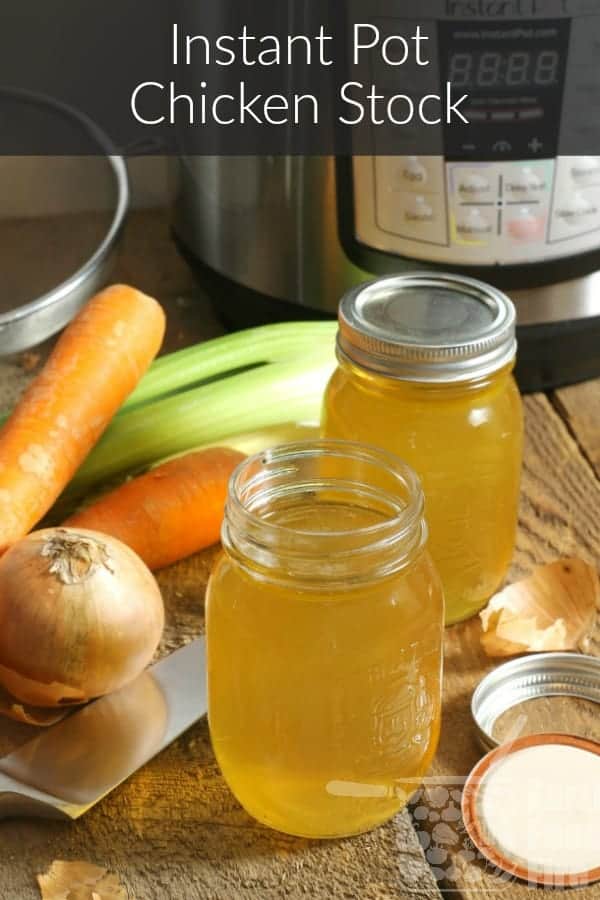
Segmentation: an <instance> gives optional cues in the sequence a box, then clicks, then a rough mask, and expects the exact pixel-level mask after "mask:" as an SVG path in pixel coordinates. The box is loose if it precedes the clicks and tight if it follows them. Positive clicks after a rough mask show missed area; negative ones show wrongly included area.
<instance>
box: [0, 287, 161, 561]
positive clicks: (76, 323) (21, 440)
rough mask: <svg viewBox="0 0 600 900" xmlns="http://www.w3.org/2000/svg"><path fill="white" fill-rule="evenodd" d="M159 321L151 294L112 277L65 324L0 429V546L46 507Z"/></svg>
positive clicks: (127, 386)
mask: <svg viewBox="0 0 600 900" xmlns="http://www.w3.org/2000/svg"><path fill="white" fill-rule="evenodd" d="M164 328H165V317H164V313H163V311H162V309H161V307H160V306H159V304H158V303H157V302H156V300H153V299H152V298H151V297H147V296H146V295H145V294H142V293H140V292H139V291H136V290H134V288H131V287H126V286H124V285H115V286H114V287H110V288H107V289H106V290H105V291H102V292H101V293H100V294H97V295H96V296H95V297H94V298H93V299H92V300H90V302H89V303H88V304H87V305H86V306H85V307H84V308H83V309H82V311H81V312H80V313H79V314H78V315H77V316H76V318H75V319H74V320H73V321H72V322H71V324H70V325H69V326H68V328H67V329H66V331H64V332H63V334H62V335H61V337H60V338H59V340H58V342H57V344H56V347H55V348H54V350H53V352H52V354H51V356H50V358H49V359H48V362H47V363H46V365H45V366H44V367H43V369H42V371H41V372H40V374H39V375H38V376H37V378H35V379H34V381H33V382H32V383H31V385H30V386H29V388H28V389H27V390H26V391H25V393H24V394H23V397H22V398H21V400H20V401H19V403H18V404H17V406H16V408H15V410H14V412H13V413H12V415H11V416H10V417H9V419H8V420H7V421H6V423H5V424H4V427H3V428H2V430H1V431H0V551H2V550H5V549H6V548H7V546H9V545H10V544H11V543H13V542H14V541H16V540H19V538H22V537H23V536H24V535H25V534H27V532H28V531H30V530H31V528H33V526H34V525H35V524H36V523H37V522H38V521H39V520H40V519H41V518H42V516H43V515H45V513H46V512H47V511H48V510H49V509H50V507H51V506H52V504H53V503H54V501H55V500H56V498H57V497H58V495H59V494H60V493H61V491H62V490H63V488H64V487H65V486H66V484H67V483H68V481H69V480H70V479H71V477H72V476H73V474H74V473H75V470H76V469H77V468H78V467H79V465H80V464H81V463H82V462H83V460H84V459H85V457H86V456H87V454H88V453H89V451H90V450H91V449H92V447H93V446H94V444H95V443H96V441H97V440H98V438H99V437H100V435H101V434H102V432H103V431H104V429H105V428H106V426H107V425H108V423H109V422H110V420H111V419H112V417H113V416H114V414H115V413H116V411H117V410H118V408H119V407H120V406H121V404H122V403H123V401H124V400H125V398H126V397H127V395H128V394H130V393H131V391H132V390H133V389H134V387H135V386H136V384H137V383H138V381H139V380H140V378H141V376H142V375H143V374H144V372H145V371H146V369H147V368H148V366H149V365H150V363H151V362H152V360H153V358H154V356H155V355H156V353H157V352H158V350H159V348H160V345H161V342H162V339H163V335H164Z"/></svg>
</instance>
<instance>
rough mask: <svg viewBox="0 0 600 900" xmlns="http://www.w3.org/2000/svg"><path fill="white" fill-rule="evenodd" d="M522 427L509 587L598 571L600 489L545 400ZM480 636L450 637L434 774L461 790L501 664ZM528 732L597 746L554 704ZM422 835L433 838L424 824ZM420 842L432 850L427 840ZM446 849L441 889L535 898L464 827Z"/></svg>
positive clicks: (597, 646)
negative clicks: (563, 734) (566, 570)
mask: <svg viewBox="0 0 600 900" xmlns="http://www.w3.org/2000/svg"><path fill="white" fill-rule="evenodd" d="M525 421H526V439H525V450H524V467H523V480H522V493H521V507H520V518H519V534H518V539H517V550H516V554H515V558H514V564H513V566H512V569H511V572H510V574H509V580H511V581H512V580H514V579H516V578H519V577H522V576H523V575H525V574H527V573H528V572H529V571H530V570H531V568H532V567H533V566H534V565H536V564H538V563H545V562H550V561H551V560H553V559H556V558H557V557H560V556H571V555H578V556H581V557H583V558H584V559H586V560H588V561H590V562H593V563H595V564H597V562H598V553H599V550H600V483H599V482H598V481H597V479H596V477H595V475H594V472H593V471H592V469H591V467H590V465H589V464H588V462H587V461H586V459H585V458H584V457H583V456H582V454H581V452H580V450H579V448H578V446H577V444H576V442H575V441H574V440H573V438H572V436H571V434H570V433H569V431H568V429H567V427H566V426H565V423H564V422H563V421H562V420H561V418H560V416H559V415H558V414H557V412H556V410H554V409H553V407H552V405H551V403H550V402H549V400H548V399H547V398H546V397H544V396H542V395H534V396H530V397H527V398H525ZM480 634H481V627H480V623H479V619H478V617H476V618H475V619H471V620H470V621H468V622H466V623H464V624H461V625H456V626H454V627H453V628H449V629H447V632H446V646H445V677H444V706H443V723H442V737H441V741H440V746H439V749H438V753H437V756H436V759H435V762H434V768H433V773H432V774H433V775H434V776H438V777H442V778H455V779H456V784H457V785H459V784H460V781H461V780H462V779H463V778H464V777H465V776H466V775H468V773H469V771H470V770H471V768H472V767H473V766H474V765H475V763H476V762H477V760H478V759H479V758H480V757H481V755H482V751H481V748H480V747H479V745H478V744H477V741H476V738H475V731H474V728H473V723H472V720H471V713H470V703H471V697H472V693H473V690H474V689H475V687H476V685H477V684H478V683H479V681H480V680H481V679H482V678H483V676H484V675H485V674H486V673H487V672H488V671H490V670H491V669H493V668H494V667H495V665H497V664H498V662H500V660H490V659H488V658H487V657H486V656H485V654H484V653H483V650H482V649H481V644H480ZM595 638H596V640H595V641H594V642H593V643H592V644H591V645H590V646H591V649H590V652H596V653H597V655H600V643H599V641H600V628H598V627H597V628H596V632H595ZM505 724H506V723H505ZM523 726H524V727H526V728H531V729H534V730H539V731H557V730H558V731H560V730H566V731H574V732H576V733H580V734H583V735H584V736H587V737H592V738H594V737H596V738H597V737H598V727H599V726H598V713H597V709H594V710H592V709H590V707H589V706H588V705H586V704H584V703H575V704H574V703H573V702H572V701H569V700H564V699H562V698H553V699H552V700H546V701H543V702H539V703H537V704H536V707H535V709H532V710H529V716H528V722H527V723H523ZM523 726H522V727H523ZM422 830H423V831H424V832H426V833H427V834H429V833H430V832H431V828H427V822H426V821H425V820H423V828H422ZM423 842H424V843H426V842H427V837H425V839H424V841H423ZM434 847H437V844H435V843H433V842H432V843H431V848H434ZM442 849H445V851H446V857H445V859H444V860H443V861H442V863H440V864H439V866H438V869H439V871H438V874H439V875H440V877H442V876H443V881H442V885H443V887H445V888H447V889H453V890H458V891H459V892H460V894H462V895H463V896H479V895H480V894H479V892H485V893H486V895H487V894H488V893H490V892H498V891H504V892H505V894H504V895H505V896H507V897H510V898H511V900H524V898H526V897H530V896H531V895H532V894H533V893H535V891H536V890H537V889H536V888H530V887H526V886H525V885H522V884H520V883H513V882H508V883H507V882H505V881H503V880H502V876H501V875H500V873H498V872H495V871H493V870H492V869H491V868H490V866H489V865H487V864H486V863H485V862H483V861H482V860H480V859H477V858H475V859H473V858H471V857H472V855H473V854H472V847H471V846H470V842H469V841H468V839H467V838H466V836H465V833H464V829H463V827H462V822H460V821H458V822H457V823H456V825H455V826H454V827H453V828H452V834H446V843H445V845H444V847H443V848H442ZM428 852H429V851H428ZM438 858H439V854H438ZM576 895H577V897H578V898H581V900H592V898H593V900H599V898H600V886H597V885H596V886H592V887H589V888H581V889H578V890H577V891H576ZM481 896H483V893H482V894H481Z"/></svg>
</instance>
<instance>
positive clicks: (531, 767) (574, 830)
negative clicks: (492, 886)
mask: <svg viewBox="0 0 600 900" xmlns="http://www.w3.org/2000/svg"><path fill="white" fill-rule="evenodd" d="M599 787H600V744H599V743H598V742H596V741H591V740H587V739H585V738H580V737H575V736H574V735H568V734H537V735H528V736H526V737H521V738H519V739H517V740H516V741H510V742H509V743H507V744H503V745H502V746H500V747H497V748H496V749H495V750H492V751H491V753H488V754H487V756H484V757H483V759H481V760H480V761H479V763H478V764H477V765H476V766H475V768H474V769H473V771H472V772H471V774H470V775H469V778H468V779H467V782H466V784H465V787H464V789H463V794H462V800H461V807H462V815H463V821H464V824H465V828H466V830H467V833H468V834H469V837H470V838H471V840H472V841H473V843H474V844H475V846H476V847H477V848H478V849H479V850H480V851H481V853H482V854H483V855H484V856H485V857H486V858H487V859H488V860H489V861H490V862H491V863H493V864H494V865H495V866H497V867H499V868H500V869H502V870H504V872H507V873H509V874H510V875H513V876H514V877H516V878H520V879H522V880H524V881H527V882H530V883H535V884H540V885H548V886H551V887H575V886H581V885H584V884H590V883H591V882H593V881H597V880H598V879H600V843H599V842H598V834H599V833H600V790H599Z"/></svg>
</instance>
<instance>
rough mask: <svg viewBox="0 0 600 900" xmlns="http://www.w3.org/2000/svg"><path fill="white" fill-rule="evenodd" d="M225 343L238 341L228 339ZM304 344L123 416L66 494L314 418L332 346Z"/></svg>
mask: <svg viewBox="0 0 600 900" xmlns="http://www.w3.org/2000/svg"><path fill="white" fill-rule="evenodd" d="M233 337H236V338H237V337H238V336H237V335H232V336H228V339H230V338H233ZM309 343H310V352H309V347H308V346H307V348H306V355H305V358H300V359H292V360H291V361H287V362H273V363H269V364H267V365H264V366H260V367H258V368H254V369H251V370H250V371H246V372H242V373H238V374H235V375H230V376H229V377H225V378H222V379H220V380H218V381H213V382H211V383H210V384H205V385H201V386H200V387H196V388H192V389H191V390H187V391H184V392H181V393H178V394H174V395H172V396H167V397H163V398H162V399H159V400H156V401H155V402H149V401H148V402H145V403H144V405H139V404H137V405H134V407H133V408H132V409H129V410H125V411H123V412H122V413H121V414H120V415H119V416H117V417H116V418H115V419H114V421H113V422H112V423H111V425H110V426H109V428H108V429H107V431H106V432H105V434H104V436H103V437H102V438H101V440H100V441H99V443H98V444H97V445H96V447H95V448H94V449H93V450H92V452H91V454H90V455H89V456H88V458H87V460H86V461H85V462H84V464H83V465H82V466H81V468H80V469H79V470H78V472H77V473H76V475H75V477H74V479H73V481H72V482H71V485H70V487H69V489H68V494H69V496H76V495H81V494H82V493H84V492H85V491H86V490H87V489H88V488H90V487H91V486H93V485H94V484H96V483H98V482H100V481H102V480H104V479H108V478H114V477H116V476H117V475H121V474H124V473H125V472H127V473H129V472H132V471H137V470H140V469H142V468H145V467H147V466H148V465H150V464H151V463H153V462H155V461H156V460H160V459H164V458H165V457H168V456H172V455H174V454H178V453H181V452H183V451H185V450H191V449H193V448H195V447H198V446H200V445H203V444H209V443H212V444H214V443H219V442H221V443H224V444H226V443H227V439H228V438H229V437H230V436H232V435H239V434H240V433H241V432H249V431H256V430H258V429H262V428H268V427H270V426H274V425H277V424H280V423H282V422H289V421H297V422H299V421H315V420H318V418H319V414H320V407H321V402H322V397H323V391H324V388H325V385H326V383H327V380H328V378H329V376H330V375H331V372H332V371H333V368H334V365H335V359H334V353H333V342H332V341H327V343H326V350H325V352H324V351H323V349H322V348H318V347H317V348H316V347H315V340H314V337H313V339H312V340H311V341H310V342H309ZM182 352H186V351H182ZM245 358H246V359H248V358H249V354H248V355H246V357H245ZM239 361H240V357H239V356H237V357H236V359H235V362H236V363H238V364H239Z"/></svg>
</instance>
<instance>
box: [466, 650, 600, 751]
mask: <svg viewBox="0 0 600 900" xmlns="http://www.w3.org/2000/svg"><path fill="white" fill-rule="evenodd" d="M557 696H564V697H569V696H570V697H580V698H582V699H584V700H590V701H592V702H593V703H599V704H600V659H599V658H597V657H594V656H586V655H584V654H582V653H532V654H529V655H527V656H522V657H519V658H518V659H513V660H510V662H506V663H503V664H502V665H500V666H498V668H497V669H493V670H492V671H491V672H490V673H489V674H488V675H486V676H485V678H484V679H483V680H482V681H481V682H480V683H479V685H478V686H477V688H476V689H475V691H474V693H473V697H472V699H471V715H472V717H473V721H474V723H475V727H476V730H477V737H478V739H479V742H480V744H481V746H482V747H483V749H484V750H486V751H488V750H491V749H493V748H494V747H497V746H499V744H500V741H498V740H497V738H495V737H494V726H495V724H496V722H497V721H498V719H499V717H500V716H501V715H502V714H503V713H505V712H506V711H507V710H509V709H512V708H513V707H514V706H517V705H518V704H519V703H523V702H525V701H527V700H534V699H536V698H539V697H557Z"/></svg>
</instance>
